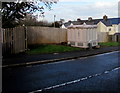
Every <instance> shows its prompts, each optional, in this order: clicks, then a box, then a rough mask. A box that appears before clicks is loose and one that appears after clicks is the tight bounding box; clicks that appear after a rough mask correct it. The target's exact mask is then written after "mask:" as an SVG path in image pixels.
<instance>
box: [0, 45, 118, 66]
mask: <svg viewBox="0 0 120 93" xmlns="http://www.w3.org/2000/svg"><path fill="white" fill-rule="evenodd" d="M119 50H120V46H116V47H104V48H103V47H101V48H99V49H92V50H77V51H71V52H62V53H50V54H39V55H38V54H37V55H27V54H18V55H14V56H10V57H3V59H2V67H4V68H5V67H20V66H29V65H36V64H45V63H49V62H56V61H62V60H70V59H77V58H81V57H87V56H93V55H97V54H102V53H107V52H112V51H119Z"/></svg>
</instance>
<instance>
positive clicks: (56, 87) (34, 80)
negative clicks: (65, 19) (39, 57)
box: [2, 52, 120, 93]
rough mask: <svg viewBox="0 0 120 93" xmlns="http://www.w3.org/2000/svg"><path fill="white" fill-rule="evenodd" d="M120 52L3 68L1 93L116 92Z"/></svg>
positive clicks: (119, 77)
mask: <svg viewBox="0 0 120 93" xmlns="http://www.w3.org/2000/svg"><path fill="white" fill-rule="evenodd" d="M119 53H120V52H111V53H105V54H101V55H97V56H92V57H86V58H80V59H73V60H67V61H60V62H54V63H48V64H41V65H34V66H28V67H19V68H3V77H2V78H3V86H2V87H3V93H37V92H55V93H57V92H80V91H82V92H88V91H89V92H90V91H91V92H98V91H99V92H100V91H101V92H105V93H106V92H112V93H113V92H115V93H117V92H118V91H119V88H120V82H119V81H120V73H119V71H120V64H119V57H120V55H119Z"/></svg>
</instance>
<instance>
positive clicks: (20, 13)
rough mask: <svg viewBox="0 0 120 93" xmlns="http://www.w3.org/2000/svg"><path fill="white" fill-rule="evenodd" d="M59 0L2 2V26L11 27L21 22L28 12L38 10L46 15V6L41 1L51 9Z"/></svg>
mask: <svg viewBox="0 0 120 93" xmlns="http://www.w3.org/2000/svg"><path fill="white" fill-rule="evenodd" d="M56 1H57V0H34V1H33V2H17V1H16V2H2V9H1V13H2V28H11V27H15V26H17V25H18V24H19V21H20V20H21V19H23V18H25V16H26V14H33V13H35V12H36V11H39V12H40V13H41V16H42V15H44V7H43V6H41V2H43V3H44V5H45V6H47V8H48V9H51V5H52V4H53V3H56Z"/></svg>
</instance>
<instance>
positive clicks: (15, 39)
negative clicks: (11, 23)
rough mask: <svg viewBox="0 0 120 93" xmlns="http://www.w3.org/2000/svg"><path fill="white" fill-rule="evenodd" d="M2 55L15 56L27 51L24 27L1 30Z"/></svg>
mask: <svg viewBox="0 0 120 93" xmlns="http://www.w3.org/2000/svg"><path fill="white" fill-rule="evenodd" d="M2 32H3V43H2V53H3V55H6V54H15V53H20V52H24V51H25V50H26V49H27V44H26V43H27V36H25V35H26V30H25V27H16V28H9V29H3V30H2Z"/></svg>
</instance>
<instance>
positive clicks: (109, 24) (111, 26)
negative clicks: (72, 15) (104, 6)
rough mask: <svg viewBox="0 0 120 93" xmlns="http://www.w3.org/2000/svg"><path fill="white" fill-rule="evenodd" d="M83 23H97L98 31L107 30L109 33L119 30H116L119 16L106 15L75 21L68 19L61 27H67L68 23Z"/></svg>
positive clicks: (119, 21) (119, 19)
mask: <svg viewBox="0 0 120 93" xmlns="http://www.w3.org/2000/svg"><path fill="white" fill-rule="evenodd" d="M84 23H86V24H87V25H97V26H98V32H108V34H109V35H114V34H115V33H119V32H120V31H118V24H119V23H120V18H108V17H107V16H106V15H105V16H103V19H92V18H91V17H89V18H88V20H81V19H77V21H68V22H66V23H64V24H62V26H61V28H67V27H68V26H70V25H82V24H84Z"/></svg>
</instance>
